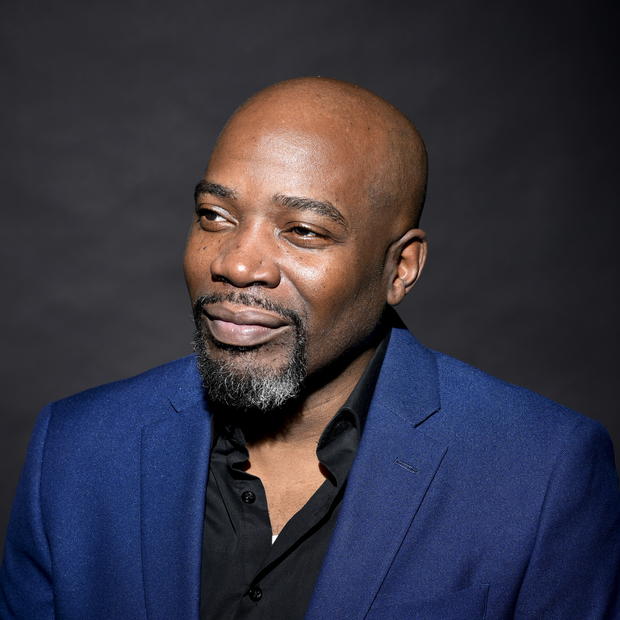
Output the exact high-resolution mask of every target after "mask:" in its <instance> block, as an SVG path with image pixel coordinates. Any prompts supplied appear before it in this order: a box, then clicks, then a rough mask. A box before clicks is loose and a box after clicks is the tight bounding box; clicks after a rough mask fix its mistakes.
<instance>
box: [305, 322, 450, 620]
mask: <svg viewBox="0 0 620 620" xmlns="http://www.w3.org/2000/svg"><path fill="white" fill-rule="evenodd" d="M439 406H440V405H439V396H438V385H437V369H436V365H435V360H434V357H433V354H432V353H431V352H430V351H428V350H427V349H425V348H423V347H422V346H421V345H419V344H418V343H417V341H415V340H414V339H413V337H412V336H411V335H410V334H409V333H408V332H406V330H404V329H400V328H395V329H393V330H392V335H391V338H390V344H389V346H388V350H387V352H386V357H385V360H384V363H383V367H382V369H381V374H380V376H379V379H378V381H377V387H376V389H375V394H374V397H373V402H372V404H371V407H370V410H369V414H368V419H367V422H366V427H365V429H364V434H363V436H362V441H361V443H360V447H359V451H358V455H357V458H356V460H355V462H354V464H353V467H352V469H351V472H350V475H349V480H348V483H347V491H346V493H345V496H344V498H343V504H342V507H341V512H340V516H339V519H338V524H337V526H336V529H335V531H334V535H333V538H332V541H331V544H330V548H329V551H328V553H327V555H326V558H325V561H324V563H323V568H322V570H321V574H320V575H319V578H318V580H317V584H316V587H315V591H314V595H313V598H312V600H311V603H310V606H309V609H308V612H307V614H306V618H307V619H308V620H322V619H324V618H363V617H364V616H365V615H366V613H367V612H368V609H369V607H370V606H371V604H372V602H373V600H374V598H375V596H376V594H377V591H378V590H379V587H380V586H381V583H382V581H383V579H384V578H385V575H386V573H387V571H388V570H389V568H390V565H391V563H392V561H393V559H394V556H395V555H396V553H397V551H398V549H399V547H400V545H401V543H402V540H403V538H404V536H405V535H406V533H407V531H408V529H409V527H410V525H411V522H412V520H413V519H414V517H415V515H416V512H417V510H418V508H419V506H420V504H421V502H422V501H423V499H424V497H425V494H426V492H427V490H428V488H429V486H430V484H431V483H432V480H433V478H434V476H435V473H436V471H437V469H438V468H439V466H440V464H441V461H442V459H443V456H444V454H445V452H446V449H447V448H446V447H445V446H444V445H442V444H439V443H437V442H436V441H434V440H433V439H431V438H430V437H428V436H426V435H425V434H424V433H423V431H422V430H421V429H420V428H418V427H419V426H420V424H422V422H423V421H424V420H425V419H427V418H428V417H429V416H430V415H432V414H433V413H435V412H436V411H437V410H438V409H439Z"/></svg>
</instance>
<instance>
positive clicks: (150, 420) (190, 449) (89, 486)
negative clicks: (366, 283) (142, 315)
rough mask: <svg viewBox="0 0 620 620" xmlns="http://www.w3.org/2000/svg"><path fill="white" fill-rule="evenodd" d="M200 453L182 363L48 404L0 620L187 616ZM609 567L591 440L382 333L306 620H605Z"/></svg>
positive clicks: (615, 508)
mask: <svg viewBox="0 0 620 620" xmlns="http://www.w3.org/2000/svg"><path fill="white" fill-rule="evenodd" d="M209 447H210V419H209V414H208V412H207V411H206V410H205V408H204V405H203V399H202V394H201V390H200V382H199V379H198V376H197V373H196V370H195V367H194V360H193V358H191V357H190V358H185V359H182V360H179V361H176V362H173V363H171V364H167V365H165V366H162V367H160V368H156V369H154V370H152V371H150V372H147V373H145V374H143V375H140V376H138V377H135V378H133V379H128V380H126V381H121V382H119V383H115V384H112V385H108V386H103V387H100V388H96V389H93V390H89V391H87V392H84V393H82V394H78V395H77V396H73V397H71V398H68V399H66V400H63V401H61V402H58V403H55V404H52V405H50V406H48V407H47V408H46V409H45V410H44V411H43V413H42V415H41V416H40V418H39V421H38V424H37V427H36V430H35V431H34V434H33V437H32V440H31V445H30V448H29V453H28V458H27V461H26V465H25V468H24V471H23V474H22V478H21V481H20V484H19V488H18V491H17V497H16V500H15V504H14V508H13V513H12V517H11V523H10V526H9V530H8V536H7V540H6V547H5V558H4V563H3V566H2V569H1V572H0V617H1V618H2V619H8V618H22V619H27V620H39V619H40V620H46V619H48V618H62V619H65V620H95V619H105V620H111V619H122V620H134V619H147V618H148V619H149V620H156V619H161V620H171V619H180V620H186V619H196V618H198V606H199V596H200V557H201V544H202V526H203V503H204V494H205V487H206V482H207V467H208V463H209ZM207 544H208V541H207ZM619 568H620V494H619V490H618V479H617V476H616V472H615V468H614V464H613V454H612V446H611V443H610V441H609V437H608V435H607V433H606V432H605V431H604V429H603V428H602V427H601V426H600V425H599V424H597V423H596V422H594V421H592V420H589V419H587V418H585V417H582V416H580V415H578V414H576V413H574V412H572V411H569V410H567V409H565V408H563V407H561V406H559V405H557V404H555V403H553V402H551V401H549V400H547V399H545V398H543V397H541V396H539V395H536V394H533V393H531V392H528V391H527V390H523V389H521V388H518V387H515V386H512V385H508V384H506V383H504V382H502V381H499V380H497V379H493V378H491V377H489V376H488V375H486V374H484V373H483V372H481V371H479V370H476V369H474V368H471V367H469V366H467V365H465V364H463V363H461V362H458V361H456V360H454V359H451V358H449V357H447V356H445V355H442V354H439V353H435V352H432V351H429V350H428V349H426V348H424V347H422V346H421V345H420V344H419V343H418V342H417V341H416V340H415V339H414V338H413V337H412V336H411V335H410V334H409V333H408V332H407V331H406V330H405V329H402V328H394V329H393V331H392V334H391V338H390V343H389V347H388V351H387V354H386V357H385V361H384V364H383V367H382V370H381V374H380V377H379V379H378V383H377V387H376V391H375V395H374V398H373V400H372V404H371V407H370V411H369V415H368V421H367V425H366V428H365V431H364V435H363V437H362V441H361V444H360V447H359V452H358V456H357V458H356V460H355V463H354V465H353V468H352V470H351V473H350V478H349V482H348V488H347V491H346V494H345V497H344V500H343V505H342V509H341V512H340V517H339V520H338V523H337V525H336V529H335V531H334V534H333V538H332V541H331V545H330V547H329V550H328V552H327V555H326V557H325V561H324V563H323V567H322V570H321V573H320V576H319V578H318V581H317V583H316V587H315V591H314V595H313V598H312V600H311V603H310V606H309V609H308V612H307V618H309V619H310V620H326V619H329V620H331V619H340V618H351V619H361V618H367V619H368V620H371V619H381V620H385V619H391V618H394V619H399V620H402V619H406V618H421V619H423V620H433V619H441V620H450V619H456V618H458V619H465V620H472V619H475V618H489V619H494V618H512V617H516V618H531V619H540V618H561V619H567V618H568V619H576V620H588V619H594V618H620V605H619V602H618V599H619V591H620V588H619V583H618V580H619ZM291 596H294V593H291ZM258 604H259V605H260V603H258Z"/></svg>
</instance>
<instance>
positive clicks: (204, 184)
mask: <svg viewBox="0 0 620 620" xmlns="http://www.w3.org/2000/svg"><path fill="white" fill-rule="evenodd" d="M202 194H211V195H212V196H219V197H220V198H233V199H234V198H236V197H237V195H236V194H235V190H234V189H231V188H230V187H226V186H225V185H220V184H219V183H211V182H210V181H205V180H204V179H203V180H202V181H199V182H198V184H197V185H196V188H195V189H194V200H195V201H197V200H198V197H199V196H201V195H202Z"/></svg>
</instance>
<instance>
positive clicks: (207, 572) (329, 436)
mask: <svg viewBox="0 0 620 620" xmlns="http://www.w3.org/2000/svg"><path fill="white" fill-rule="evenodd" d="M386 348H387V337H386V338H384V339H383V340H382V341H381V343H380V344H379V346H378V348H377V350H376V352H375V354H374V356H373V358H372V359H371V361H370V363H369V364H368V366H367V368H366V370H365V371H364V374H363V375H362V377H361V379H360V381H359V382H358V384H357V386H356V387H355V389H354V390H353V392H352V393H351V395H350V396H349V398H348V400H347V402H346V403H345V404H344V405H343V407H342V408H341V409H340V410H339V411H338V413H337V414H336V415H335V416H334V417H333V418H332V420H331V421H330V422H329V423H328V424H327V426H326V427H325V429H324V430H323V433H322V434H321V438H320V439H319V443H318V445H317V450H316V455H317V458H318V460H319V462H320V463H321V464H322V465H323V467H324V468H325V469H326V471H327V472H328V475H327V476H326V479H325V482H323V484H322V485H321V486H320V487H319V488H318V489H317V491H316V492H315V493H314V495H312V497H311V498H310V499H309V500H308V502H307V503H306V504H305V505H304V506H303V508H302V509H301V510H300V511H299V512H298V513H297V514H295V515H294V516H293V517H292V518H291V519H290V520H289V522H288V523H287V524H286V525H285V527H284V528H283V529H282V531H281V532H280V534H279V535H278V537H277V538H276V540H275V542H273V543H272V533H271V524H270V521H269V512H268V509H267V499H266V496H265V490H264V488H263V485H262V482H261V480H260V478H257V477H256V476H253V475H251V474H248V473H247V472H246V471H245V469H246V468H247V461H248V450H247V447H246V443H245V438H244V435H243V432H242V431H241V429H239V428H231V427H228V428H225V429H223V430H221V431H220V432H219V433H217V436H216V437H215V441H214V445H213V448H212V451H211V462H210V468H209V481H208V484H207V494H206V502H205V524H204V542H203V552H202V592H201V605H200V616H201V619H202V620H232V619H234V620H241V619H244V620H245V619H255V618H265V619H267V618H268V619H270V620H278V619H280V618H282V619H286V620H295V619H297V618H300V619H301V618H303V616H304V614H305V612H306V609H307V607H308V604H309V602H310V597H311V596H312V591H313V588H314V584H315V581H316V578H317V577H318V574H319V571H320V568H321V564H322V562H323V557H324V555H325V552H326V551H327V547H328V545H329V541H330V538H331V534H332V531H333V529H334V525H335V523H336V519H337V517H338V512H339V509H340V502H341V499H342V495H343V492H344V488H345V483H346V480H347V476H348V474H349V470H350V469H351V465H352V463H353V460H354V458H355V454H356V452H357V447H358V444H359V440H360V437H361V433H362V431H363V427H364V422H365V420H366V415H367V413H368V407H369V405H370V401H371V399H372V394H373V392H374V389H375V384H376V381H377V377H378V375H379V371H380V369H381V364H382V362H383V358H384V356H385V350H386Z"/></svg>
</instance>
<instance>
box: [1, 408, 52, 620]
mask: <svg viewBox="0 0 620 620" xmlns="http://www.w3.org/2000/svg"><path fill="white" fill-rule="evenodd" d="M50 415H51V406H49V407H47V408H46V409H44V410H43V412H42V413H41V415H40V416H39V419H38V421H37V424H36V426H35V430H34V432H33V435H32V438H31V440H30V445H29V448H28V455H27V457H26V463H25V465H24V468H23V470H22V474H21V478H20V481H19V484H18V487H17V493H16V496H15V502H14V504H13V510H12V513H11V518H10V521H9V527H8V530H7V537H6V541H5V546H4V560H3V563H2V566H1V567H0V618H2V620H9V619H12V618H19V619H20V620H21V619H24V620H32V619H34V618H36V619H37V620H48V619H51V618H54V595H53V587H52V568H51V557H50V551H49V546H48V543H47V538H46V534H45V530H44V524H43V517H42V513H41V496H40V490H41V470H42V463H43V456H44V450H45V438H46V435H47V428H48V425H49V419H50Z"/></svg>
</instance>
